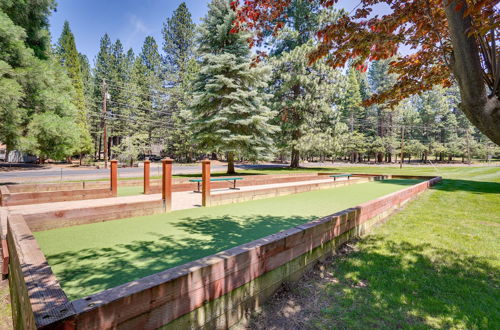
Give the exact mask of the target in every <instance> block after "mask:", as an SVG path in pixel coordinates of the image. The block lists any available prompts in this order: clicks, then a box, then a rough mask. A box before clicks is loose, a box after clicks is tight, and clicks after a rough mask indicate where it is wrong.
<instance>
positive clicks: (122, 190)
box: [118, 185, 144, 197]
mask: <svg viewBox="0 0 500 330" xmlns="http://www.w3.org/2000/svg"><path fill="white" fill-rule="evenodd" d="M143 193H144V187H143V186H131V187H120V185H118V196H120V197H123V196H135V195H142V194H143Z"/></svg>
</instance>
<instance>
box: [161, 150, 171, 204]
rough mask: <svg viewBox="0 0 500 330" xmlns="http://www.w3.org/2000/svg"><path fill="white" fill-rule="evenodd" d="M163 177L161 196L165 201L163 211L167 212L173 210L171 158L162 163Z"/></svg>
mask: <svg viewBox="0 0 500 330" xmlns="http://www.w3.org/2000/svg"><path fill="white" fill-rule="evenodd" d="M161 162H162V170H163V175H162V179H161V195H162V199H163V209H164V211H165V212H167V211H170V210H171V209H172V163H173V162H174V161H173V160H172V159H170V158H165V159H163V160H162V161H161Z"/></svg>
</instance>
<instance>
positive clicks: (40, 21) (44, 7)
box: [0, 0, 56, 60]
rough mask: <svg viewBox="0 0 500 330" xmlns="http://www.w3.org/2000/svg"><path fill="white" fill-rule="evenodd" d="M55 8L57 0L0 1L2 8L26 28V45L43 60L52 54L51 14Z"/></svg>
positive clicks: (15, 21)
mask: <svg viewBox="0 0 500 330" xmlns="http://www.w3.org/2000/svg"><path fill="white" fill-rule="evenodd" d="M55 9H56V2H55V0H23V1H17V0H16V1H0V10H1V11H3V12H4V13H5V14H7V16H9V18H10V19H11V20H12V23H13V24H15V25H16V26H19V27H22V28H23V29H24V31H25V36H24V38H23V39H24V42H25V44H26V46H27V47H28V48H31V49H32V50H33V51H34V55H35V56H36V57H37V58H39V59H41V60H48V59H49V58H50V56H51V50H50V33H49V31H48V28H49V15H50V13H51V12H52V11H54V10H55Z"/></svg>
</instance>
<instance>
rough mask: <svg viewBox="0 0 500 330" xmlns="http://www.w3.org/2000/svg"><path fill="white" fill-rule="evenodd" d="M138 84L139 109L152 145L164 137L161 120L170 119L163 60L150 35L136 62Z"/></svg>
mask: <svg viewBox="0 0 500 330" xmlns="http://www.w3.org/2000/svg"><path fill="white" fill-rule="evenodd" d="M135 71H136V72H135V74H136V79H138V80H136V84H137V86H138V93H139V100H140V103H139V105H138V108H140V109H139V110H141V112H142V118H143V123H144V124H143V128H142V129H143V130H144V133H147V134H148V142H149V143H150V145H152V144H153V143H155V142H159V140H160V139H162V138H163V136H162V135H163V134H161V133H160V132H161V131H162V129H163V128H164V127H162V125H161V122H166V121H168V118H165V117H166V114H165V113H166V111H165V109H164V100H165V92H164V89H163V79H162V61H161V56H160V53H159V51H158V45H157V43H156V40H155V39H154V38H153V37H151V36H148V37H146V39H145V40H144V44H143V45H142V49H141V53H140V54H139V56H138V62H137V63H136V64H135Z"/></svg>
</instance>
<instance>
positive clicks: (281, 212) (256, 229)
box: [34, 180, 420, 299]
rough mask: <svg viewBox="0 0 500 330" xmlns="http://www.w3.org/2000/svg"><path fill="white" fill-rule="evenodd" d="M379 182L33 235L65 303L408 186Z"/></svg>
mask: <svg viewBox="0 0 500 330" xmlns="http://www.w3.org/2000/svg"><path fill="white" fill-rule="evenodd" d="M418 182H420V181H419V180H384V181H377V182H370V183H363V184H354V185H350V186H346V187H339V188H333V189H327V190H318V191H312V192H307V193H301V194H296V195H288V196H282V197H276V198H269V199H262V200H257V201H250V202H244V203H238V204H229V205H223V206H217V207H211V208H195V209H189V210H182V211H174V212H171V213H166V214H157V215H151V216H143V217H135V218H128V219H120V220H114V221H108V222H99V223H95V224H89V225H81V226H74V227H68V228H59V229H54V230H49V231H43V232H37V233H34V235H35V237H36V239H37V241H38V244H39V245H40V247H41V249H42V251H43V252H44V253H45V255H46V257H47V260H48V262H49V264H50V266H51V267H52V270H53V271H54V273H55V274H56V276H57V278H58V279H59V281H60V282H61V285H62V287H63V289H64V291H65V292H66V294H67V295H68V297H69V298H70V299H77V298H81V297H84V296H87V295H90V294H92V293H96V292H99V291H101V290H104V289H108V288H112V287H115V286H117V285H120V284H123V283H126V282H129V281H132V280H136V279H139V278H141V277H144V276H147V275H151V274H154V273H157V272H160V271H163V270H165V269H168V268H171V267H174V266H178V265H181V264H184V263H186V262H189V261H192V260H196V259H199V258H202V257H205V256H208V255H211V254H214V253H217V252H220V251H223V250H226V249H229V248H232V247H234V246H238V245H241V244H244V243H247V242H251V241H253V240H256V239H259V238H262V237H265V236H267V235H270V234H273V233H277V232H279V231H282V230H285V229H288V228H291V227H294V226H297V225H300V224H303V223H306V222H309V221H312V220H315V219H318V218H320V217H322V216H326V215H329V214H332V213H335V212H338V211H341V210H343V209H346V208H349V207H353V206H356V205H357V204H360V203H363V202H366V201H369V200H372V199H375V198H377V197H380V196H383V195H386V194H389V193H392V192H395V191H398V190H401V189H403V188H404V187H405V186H409V185H413V184H416V183H418Z"/></svg>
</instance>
